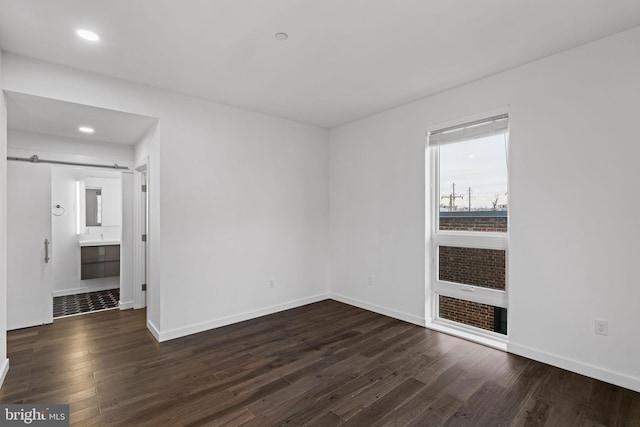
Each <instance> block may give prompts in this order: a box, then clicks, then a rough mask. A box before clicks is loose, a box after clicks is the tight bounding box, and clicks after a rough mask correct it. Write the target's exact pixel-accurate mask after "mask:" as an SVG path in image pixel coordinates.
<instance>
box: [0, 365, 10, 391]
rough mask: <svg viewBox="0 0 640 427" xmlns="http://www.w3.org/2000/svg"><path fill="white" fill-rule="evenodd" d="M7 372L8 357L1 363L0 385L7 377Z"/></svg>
mask: <svg viewBox="0 0 640 427" xmlns="http://www.w3.org/2000/svg"><path fill="white" fill-rule="evenodd" d="M8 372H9V359H4V362H3V363H2V368H1V370H0V387H2V384H3V383H4V379H5V378H6V377H7V373H8Z"/></svg>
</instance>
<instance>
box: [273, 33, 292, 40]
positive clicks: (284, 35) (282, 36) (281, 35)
mask: <svg viewBox="0 0 640 427" xmlns="http://www.w3.org/2000/svg"><path fill="white" fill-rule="evenodd" d="M275 37H276V40H280V41H284V40H286V39H288V38H289V36H288V35H287V33H276V35H275Z"/></svg>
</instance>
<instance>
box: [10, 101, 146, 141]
mask: <svg viewBox="0 0 640 427" xmlns="http://www.w3.org/2000/svg"><path fill="white" fill-rule="evenodd" d="M5 95H6V97H7V128H8V129H9V130H16V131H24V132H35V133H41V134H45V135H55V136H61V137H65V138H74V139H82V140H85V141H101V142H111V143H116V144H129V145H134V144H135V143H136V142H139V141H140V140H141V139H142V137H143V136H144V134H145V133H146V132H147V131H148V130H149V129H150V128H151V126H153V124H154V123H155V121H156V119H154V118H151V117H145V116H139V115H136V114H130V113H124V112H120V111H113V110H105V109H103V108H96V107H90V106H87V105H81V104H73V103H70V102H64V101H58V100H54V99H48V98H41V97H39V96H33V95H26V94H23V93H16V92H10V91H5ZM80 126H89V127H92V128H94V129H95V133H93V134H90V135H89V134H85V133H81V132H79V131H78V127H80Z"/></svg>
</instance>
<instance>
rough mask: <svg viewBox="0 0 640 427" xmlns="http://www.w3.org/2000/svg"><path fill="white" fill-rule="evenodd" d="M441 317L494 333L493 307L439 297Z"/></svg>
mask: <svg viewBox="0 0 640 427" xmlns="http://www.w3.org/2000/svg"><path fill="white" fill-rule="evenodd" d="M439 302H440V317H442V318H443V319H449V320H453V321H456V322H460V323H464V324H465V325H470V326H475V327H476V328H482V329H486V330H489V331H493V325H494V314H493V306H491V305H487V304H481V303H479V302H472V301H465V300H462V299H458V298H450V297H446V296H443V295H439Z"/></svg>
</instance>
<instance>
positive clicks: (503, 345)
mask: <svg viewBox="0 0 640 427" xmlns="http://www.w3.org/2000/svg"><path fill="white" fill-rule="evenodd" d="M425 327H426V328H429V329H432V330H434V331H438V332H442V333H444V334H447V335H453V336H454V337H458V338H462V339H465V340H467V341H472V342H475V343H477V344H482V345H485V346H487V347H491V348H495V349H496V350H502V351H507V341H506V340H500V339H495V338H490V337H483V336H479V335H476V334H472V333H470V332H465V331H462V330H460V329H457V328H452V327H450V326H446V325H443V324H441V323H435V322H428V323H427V324H426V325H425Z"/></svg>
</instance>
